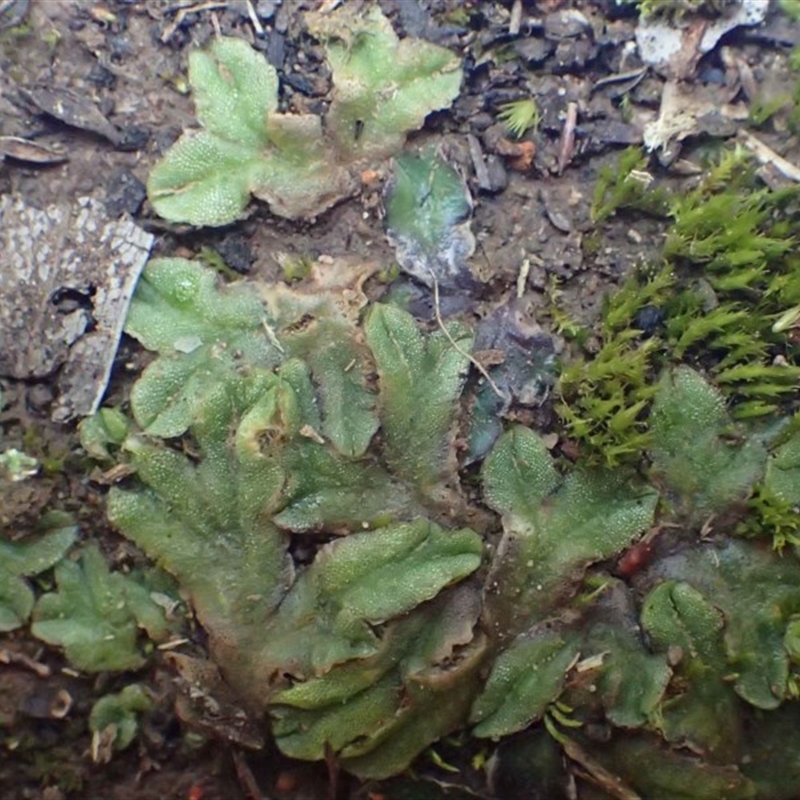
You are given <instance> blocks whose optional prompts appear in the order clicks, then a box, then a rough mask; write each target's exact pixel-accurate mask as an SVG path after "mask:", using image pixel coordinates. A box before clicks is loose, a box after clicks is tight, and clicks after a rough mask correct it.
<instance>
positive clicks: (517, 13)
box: [508, 0, 522, 36]
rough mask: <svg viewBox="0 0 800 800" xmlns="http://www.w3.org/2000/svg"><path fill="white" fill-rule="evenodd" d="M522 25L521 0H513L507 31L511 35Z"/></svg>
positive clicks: (514, 34) (515, 33) (516, 32)
mask: <svg viewBox="0 0 800 800" xmlns="http://www.w3.org/2000/svg"><path fill="white" fill-rule="evenodd" d="M521 25H522V0H514V5H513V6H511V19H509V21H508V32H509V33H510V34H511V35H512V36H516V35H517V34H518V33H519V29H520V27H521Z"/></svg>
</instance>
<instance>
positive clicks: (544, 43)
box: [514, 36, 556, 67]
mask: <svg viewBox="0 0 800 800" xmlns="http://www.w3.org/2000/svg"><path fill="white" fill-rule="evenodd" d="M555 49H556V45H555V42H552V41H551V40H549V39H542V38H540V37H533V36H530V37H528V38H527V39H520V40H519V41H516V42H514V52H515V53H516V54H517V55H518V56H519V57H520V58H521V59H523V60H524V61H525V63H526V64H527V65H528V66H529V67H534V66H538V65H539V64H543V63H544V62H545V61H546V60H547V59H548V58H549V57H550V56H551V55H552V54H553V51H554V50H555Z"/></svg>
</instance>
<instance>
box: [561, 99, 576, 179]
mask: <svg viewBox="0 0 800 800" xmlns="http://www.w3.org/2000/svg"><path fill="white" fill-rule="evenodd" d="M577 122H578V104H577V103H574V102H573V103H567V118H566V119H565V120H564V127H563V128H562V130H561V141H560V143H559V147H558V174H559V175H560V174H561V173H562V172H563V171H564V169H565V167H566V166H567V164H569V162H570V161H571V159H572V154H573V152H574V150H575V125H576V124H577Z"/></svg>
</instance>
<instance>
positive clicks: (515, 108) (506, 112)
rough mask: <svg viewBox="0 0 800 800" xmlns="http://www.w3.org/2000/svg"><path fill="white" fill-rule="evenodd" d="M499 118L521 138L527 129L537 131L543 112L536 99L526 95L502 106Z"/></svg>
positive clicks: (510, 131) (510, 130)
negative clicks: (540, 111) (541, 112)
mask: <svg viewBox="0 0 800 800" xmlns="http://www.w3.org/2000/svg"><path fill="white" fill-rule="evenodd" d="M497 118H498V119H499V120H500V121H501V122H504V123H505V125H506V127H507V128H508V131H509V133H510V134H512V135H513V136H515V137H516V138H517V139H519V138H521V137H522V136H523V135H524V134H525V133H526V132H527V131H529V130H531V129H533V130H534V131H535V130H536V129H537V128H538V127H539V122H540V120H541V114H540V113H539V106H538V105H537V104H536V100H535V99H534V98H533V97H526V98H524V99H522V100H515V101H514V102H513V103H506V104H505V105H502V106H500V113H499V114H498V115H497Z"/></svg>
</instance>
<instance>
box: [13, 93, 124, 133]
mask: <svg viewBox="0 0 800 800" xmlns="http://www.w3.org/2000/svg"><path fill="white" fill-rule="evenodd" d="M19 92H20V94H21V95H22V97H23V98H24V99H25V100H27V101H28V102H29V103H33V105H34V106H36V108H38V109H39V110H40V111H43V112H44V113H45V114H49V115H50V116H51V117H55V119H57V120H60V121H61V122H64V123H66V124H67V125H71V126H72V127H73V128H79V129H80V130H83V131H89V132H90V133H96V134H97V135H98V136H102V137H103V138H105V139H108V141H109V142H111V144H113V145H115V146H116V145H118V144H119V143H120V141H122V134H121V133H120V132H119V131H118V130H117V129H116V128H115V127H114V126H113V125H112V124H111V123H110V122H109V121H108V120H107V119H106V118H105V117H104V116H103V115H102V114H101V113H100V110H99V109H98V108H97V106H96V105H95V104H94V103H93V102H92V101H91V100H90V99H88V98H86V97H82V96H81V95H79V94H77V93H76V92H73V91H72V90H71V89H52V88H49V87H39V88H34V89H20V90H19Z"/></svg>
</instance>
